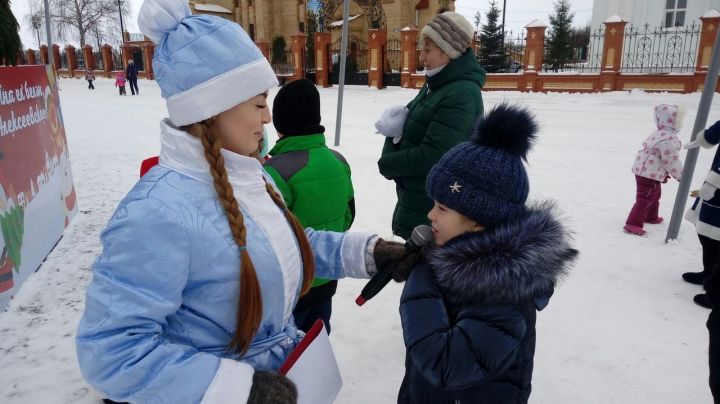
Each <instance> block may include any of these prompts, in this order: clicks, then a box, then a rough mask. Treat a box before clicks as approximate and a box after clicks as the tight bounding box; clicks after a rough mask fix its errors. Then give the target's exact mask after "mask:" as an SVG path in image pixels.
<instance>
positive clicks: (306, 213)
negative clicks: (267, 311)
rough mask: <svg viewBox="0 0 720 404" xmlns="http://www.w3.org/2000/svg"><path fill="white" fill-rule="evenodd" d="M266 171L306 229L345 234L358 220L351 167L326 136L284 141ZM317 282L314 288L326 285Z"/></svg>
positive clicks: (273, 152) (314, 283) (277, 144)
mask: <svg viewBox="0 0 720 404" xmlns="http://www.w3.org/2000/svg"><path fill="white" fill-rule="evenodd" d="M269 154H270V156H272V158H270V159H269V160H268V161H266V162H265V164H264V167H265V171H267V172H268V174H270V176H271V177H272V178H273V180H274V181H275V184H276V185H277V187H278V189H280V192H281V193H282V195H283V199H285V204H286V205H287V207H288V209H290V211H291V212H293V213H294V214H295V216H297V218H298V220H300V223H302V225H303V226H304V227H311V228H313V229H315V230H331V231H338V232H343V231H345V230H347V229H349V228H350V225H351V224H352V222H353V219H354V218H355V199H354V191H353V186H352V181H351V179H350V165H348V163H347V161H346V160H345V158H344V157H343V156H342V154H340V153H338V152H336V151H334V150H331V149H329V148H328V147H327V146H326V145H325V135H323V134H313V135H304V136H289V137H284V138H282V139H280V140H278V142H277V143H276V144H275V147H273V148H272V150H270V153H269ZM327 282H328V280H325V279H315V281H314V282H313V286H319V285H322V284H325V283H327Z"/></svg>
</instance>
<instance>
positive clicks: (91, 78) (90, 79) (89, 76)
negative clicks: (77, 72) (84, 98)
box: [85, 67, 95, 90]
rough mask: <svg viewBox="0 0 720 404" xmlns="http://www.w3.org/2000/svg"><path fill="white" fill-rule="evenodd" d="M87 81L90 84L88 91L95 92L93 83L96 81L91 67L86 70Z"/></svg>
mask: <svg viewBox="0 0 720 404" xmlns="http://www.w3.org/2000/svg"><path fill="white" fill-rule="evenodd" d="M85 80H87V82H88V90H94V89H95V86H94V85H93V81H95V75H94V74H93V71H92V69H91V68H89V67H88V68H87V69H85Z"/></svg>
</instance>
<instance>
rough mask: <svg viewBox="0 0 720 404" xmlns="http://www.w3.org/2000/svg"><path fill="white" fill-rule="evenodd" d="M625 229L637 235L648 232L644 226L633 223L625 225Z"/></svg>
mask: <svg viewBox="0 0 720 404" xmlns="http://www.w3.org/2000/svg"><path fill="white" fill-rule="evenodd" d="M623 230H625V231H626V232H628V233H631V234H635V235H638V236H644V235H645V233H647V232H646V231H645V230H643V229H642V227H638V226H633V225H631V224H626V225H625V226H624V227H623Z"/></svg>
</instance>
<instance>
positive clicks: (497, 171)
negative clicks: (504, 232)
mask: <svg viewBox="0 0 720 404" xmlns="http://www.w3.org/2000/svg"><path fill="white" fill-rule="evenodd" d="M537 129H538V127H537V124H536V123H535V120H534V117H533V116H532V114H530V112H528V111H527V110H526V109H524V108H521V107H518V106H512V105H508V104H500V105H498V106H496V107H495V108H493V109H492V110H491V111H490V112H489V113H488V114H487V115H485V116H484V117H482V116H481V117H480V118H479V119H478V121H477V123H476V124H475V127H474V128H473V130H472V133H471V135H470V141H469V142H464V143H461V144H459V145H457V146H455V147H454V148H452V149H451V150H450V151H448V152H447V153H446V154H445V155H444V156H443V157H442V159H440V161H439V162H438V163H437V164H436V165H435V166H434V167H433V168H432V170H431V171H430V174H429V175H428V179H427V192H428V195H430V197H431V198H433V199H435V200H436V201H438V202H439V203H441V204H443V205H445V206H447V207H449V208H451V209H454V210H456V211H458V212H460V213H462V214H463V215H465V216H467V217H469V218H470V219H472V220H474V221H476V222H477V223H479V224H481V225H484V226H490V227H492V226H496V225H499V224H503V223H507V222H510V221H512V220H513V219H514V218H516V217H518V216H519V215H521V214H523V213H524V211H525V201H526V200H527V197H528V192H529V190H530V186H529V184H528V177H527V172H526V171H525V166H524V165H523V160H525V159H526V156H527V153H528V151H529V150H530V149H531V148H532V144H533V142H534V140H535V137H536V133H537Z"/></svg>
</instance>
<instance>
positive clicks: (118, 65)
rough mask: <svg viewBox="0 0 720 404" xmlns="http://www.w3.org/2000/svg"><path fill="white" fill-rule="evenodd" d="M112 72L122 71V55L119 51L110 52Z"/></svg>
mask: <svg viewBox="0 0 720 404" xmlns="http://www.w3.org/2000/svg"><path fill="white" fill-rule="evenodd" d="M112 61H113V70H123V63H122V55H120V51H118V50H115V49H113V50H112Z"/></svg>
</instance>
